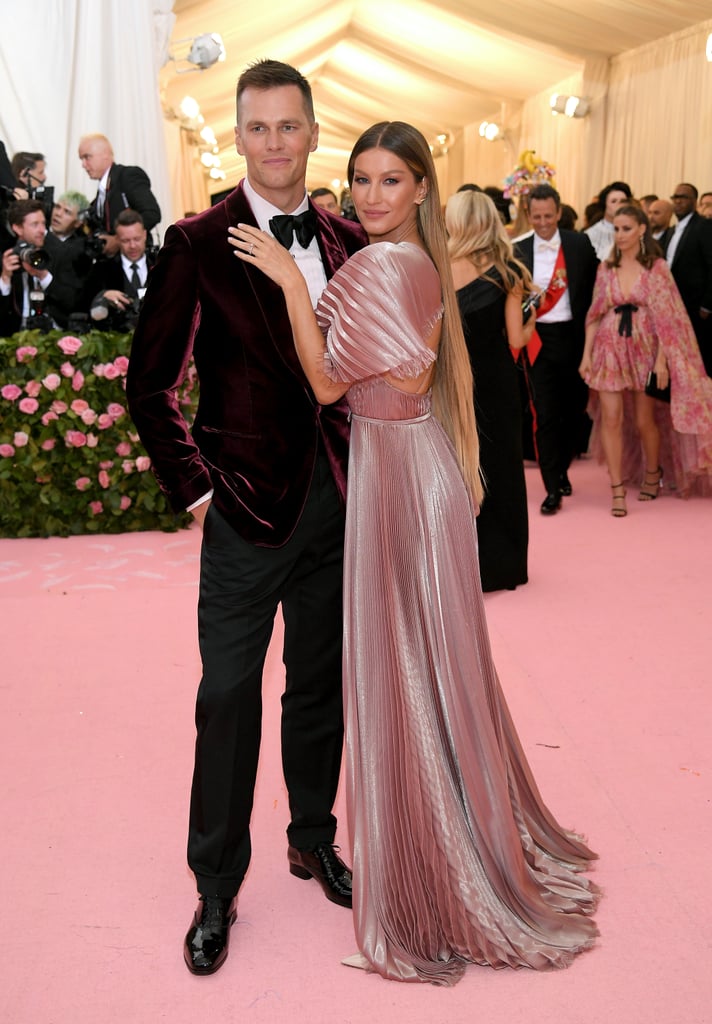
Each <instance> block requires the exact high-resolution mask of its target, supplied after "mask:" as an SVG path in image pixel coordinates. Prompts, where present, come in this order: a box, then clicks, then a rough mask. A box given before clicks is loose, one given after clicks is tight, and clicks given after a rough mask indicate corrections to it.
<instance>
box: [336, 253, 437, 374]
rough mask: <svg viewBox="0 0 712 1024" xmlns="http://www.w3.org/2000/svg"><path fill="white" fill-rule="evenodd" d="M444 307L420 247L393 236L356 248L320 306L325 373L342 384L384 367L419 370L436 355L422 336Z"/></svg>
mask: <svg viewBox="0 0 712 1024" xmlns="http://www.w3.org/2000/svg"><path fill="white" fill-rule="evenodd" d="M442 313H443V306H442V295H441V289H440V278H439V275H438V272H437V270H436V269H435V266H434V265H433V263H432V261H431V259H430V257H429V256H428V255H427V253H425V252H424V251H423V250H422V249H420V248H419V247H418V246H416V245H412V244H411V243H399V244H395V243H393V242H377V243H376V244H374V245H369V246H367V247H366V248H365V249H361V250H360V251H359V252H357V253H356V254H355V255H354V256H352V257H351V259H349V260H348V262H347V263H345V264H344V265H343V267H341V268H340V269H339V270H338V271H337V272H336V274H335V275H334V276H333V278H332V279H331V280H330V281H329V284H328V285H327V287H326V289H325V290H324V292H323V294H322V296H321V299H320V300H319V304H318V306H317V310H316V315H317V319H318V321H319V326H320V327H321V329H322V331H323V332H324V334H325V336H326V355H325V362H324V371H325V373H326V375H327V376H328V377H329V378H330V379H331V380H334V381H341V382H343V383H353V382H355V381H357V380H363V379H365V378H366V377H373V376H376V375H378V374H383V373H390V374H391V375H392V376H394V377H397V378H400V379H405V378H408V377H417V376H418V375H419V374H421V373H422V372H423V371H424V370H426V369H427V368H428V367H429V366H430V365H431V363H433V362H434V361H435V359H436V354H435V352H433V351H432V349H430V348H428V346H427V345H426V344H425V339H426V338H427V337H428V336H429V335H430V333H431V332H432V329H433V327H434V326H435V324H436V323H437V321H438V320H439V319H440V318H441V317H442Z"/></svg>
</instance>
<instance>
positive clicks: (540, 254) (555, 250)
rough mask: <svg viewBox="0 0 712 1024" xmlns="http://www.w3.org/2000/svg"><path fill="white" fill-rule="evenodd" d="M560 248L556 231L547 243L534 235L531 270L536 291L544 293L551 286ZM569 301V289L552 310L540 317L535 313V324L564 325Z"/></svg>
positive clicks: (567, 317) (559, 236)
mask: <svg viewBox="0 0 712 1024" xmlns="http://www.w3.org/2000/svg"><path fill="white" fill-rule="evenodd" d="M560 247H561V235H560V234H559V231H558V229H557V231H556V234H555V235H554V236H553V238H550V239H549V241H545V240H544V239H543V238H540V237H539V235H536V234H535V235H534V262H533V269H532V279H533V281H534V284H535V285H536V287H537V289H539V290H540V291H542V290H543V291H546V289H547V288H548V287H549V285H550V284H551V279H552V277H553V276H554V267H555V266H556V261H557V259H558V257H559V249H560ZM571 319H572V315H571V300H570V299H569V289H568V288H567V289H566V291H565V292H564V293H563V295H562V296H561V298H560V299H559V301H558V302H557V303H556V305H555V306H554V308H553V309H551V310H549V312H548V313H542V315H541V316H539V314H538V313H537V318H536V320H537V323H539V324H558V323H564V322H565V321H567V320H571Z"/></svg>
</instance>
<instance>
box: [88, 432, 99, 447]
mask: <svg viewBox="0 0 712 1024" xmlns="http://www.w3.org/2000/svg"><path fill="white" fill-rule="evenodd" d="M98 444H99V438H98V437H97V436H96V434H87V448H96V446H97V445H98Z"/></svg>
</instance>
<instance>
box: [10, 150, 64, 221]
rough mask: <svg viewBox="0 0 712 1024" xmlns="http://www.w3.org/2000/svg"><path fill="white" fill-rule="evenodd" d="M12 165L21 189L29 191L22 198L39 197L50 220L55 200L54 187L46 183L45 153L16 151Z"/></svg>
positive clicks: (46, 216)
mask: <svg viewBox="0 0 712 1024" xmlns="http://www.w3.org/2000/svg"><path fill="white" fill-rule="evenodd" d="M10 167H11V169H12V173H13V175H14V177H15V181H16V182H17V184H18V186H19V187H20V189H24V190H25V191H26V192H27V196H26V197H22V198H27V199H38V200H39V201H40V202H41V203H42V209H43V211H44V215H45V219H46V220H49V217H50V215H51V213H52V203H53V202H54V188H53V187H52V186H50V185H47V184H46V181H47V167H46V161H45V156H44V153H27V152H25V151H21V152H19V153H15V155H14V156H13V158H12V161H11V163H10ZM17 198H21V197H19V196H18V197H17Z"/></svg>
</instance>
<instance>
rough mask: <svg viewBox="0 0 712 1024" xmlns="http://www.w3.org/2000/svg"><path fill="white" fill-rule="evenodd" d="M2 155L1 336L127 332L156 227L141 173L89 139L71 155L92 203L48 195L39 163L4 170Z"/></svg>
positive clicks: (100, 140) (29, 158) (29, 160)
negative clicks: (92, 189) (88, 183)
mask: <svg viewBox="0 0 712 1024" xmlns="http://www.w3.org/2000/svg"><path fill="white" fill-rule="evenodd" d="M0 147H1V148H0V252H2V274H1V276H0V335H1V336H7V335H9V334H13V333H14V332H15V331H18V330H20V329H21V328H24V327H30V328H39V329H40V330H50V329H52V328H55V327H58V328H67V327H70V326H71V327H72V329H74V330H77V331H79V330H81V329H82V327H84V329H87V328H89V327H92V326H94V327H99V328H101V329H103V330H117V331H127V330H131V329H132V328H133V327H134V326H135V324H136V320H137V317H138V310H139V306H140V302H141V299H142V297H143V294H144V292H145V288H146V279H147V276H148V271H149V269H150V268H151V266H152V265H153V262H154V261H155V255H156V252H157V247H156V246H154V245H152V244H151V238H150V231H151V230H152V229H153V228H154V227H155V226H156V225H157V224H158V222H159V221H160V219H161V211H160V207H159V205H158V202H157V200H156V198H155V196H154V195H153V193H152V191H151V184H150V181H149V179H148V176H147V175H146V173H145V172H144V171H143V170H142V169H141V168H140V167H132V166H125V165H122V164H118V163H116V162H115V159H114V153H113V150H112V147H111V143H110V142H109V140H108V139H107V138H106V137H105V136H103V135H86V136H84V137H83V138H82V139H81V140H80V143H79V154H78V155H79V160H80V162H81V165H82V167H83V168H84V170H85V171H86V173H87V175H88V177H89V178H90V179H92V180H93V181H96V182H97V193H96V196H95V197H94V198H93V199H92V200H91V201H90V200H89V199H88V198H87V197H86V196H85V195H84V194H83V193H81V192H78V191H65V192H62V193H60V194H59V195H55V191H56V190H55V189H54V187H52V186H49V185H47V168H46V161H45V158H44V155H43V154H42V153H36V152H19V153H15V154H14V155H13V157H12V159H11V160H9V159H8V157H7V154H6V152H5V147H4V146H3V145H1V144H0Z"/></svg>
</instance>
